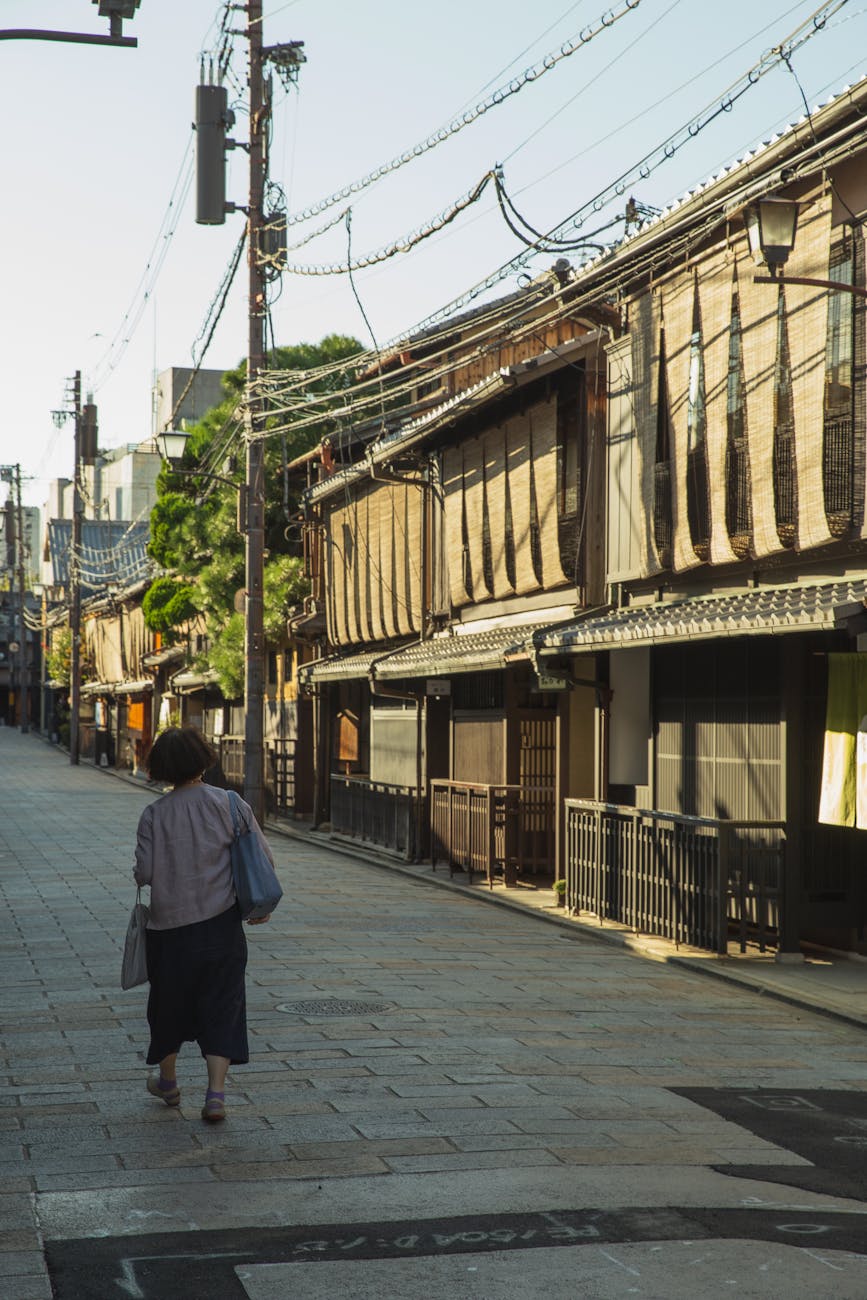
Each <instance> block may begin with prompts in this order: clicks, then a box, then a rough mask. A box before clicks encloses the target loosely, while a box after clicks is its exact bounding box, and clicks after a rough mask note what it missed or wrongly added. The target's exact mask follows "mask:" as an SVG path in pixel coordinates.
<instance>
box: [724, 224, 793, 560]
mask: <svg viewBox="0 0 867 1300" xmlns="http://www.w3.org/2000/svg"><path fill="white" fill-rule="evenodd" d="M735 252H736V256H737V266H738V286H739V293H740V303H741V329H742V332H743V334H742V337H743V355H744V379H745V381H746V388H747V445H748V446H749V449H750V477H751V487H752V508H753V555H755V556H756V558H757V559H760V558H762V557H763V556H766V555H774V554H775V553H776V552H778V551H782V550H783V549H784V547H783V544H782V542H781V541H780V537H779V534H778V532H777V517H776V506H775V502H774V383H775V379H776V371H777V292H778V291H777V290H776V289H775V288H774V286H773V285H770V284H754V283H753V278H754V276H755V274H756V266H755V263H754V261H753V258H752V255H751V254H750V250H749V244H748V242H747V239H746V236H743V237H741V238H740V239H738V241H737V243H736V245H735Z"/></svg>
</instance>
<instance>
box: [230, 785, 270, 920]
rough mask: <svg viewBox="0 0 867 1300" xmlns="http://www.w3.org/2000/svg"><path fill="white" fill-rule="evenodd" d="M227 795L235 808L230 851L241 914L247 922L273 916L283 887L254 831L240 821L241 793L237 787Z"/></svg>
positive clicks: (233, 809) (233, 808)
mask: <svg viewBox="0 0 867 1300" xmlns="http://www.w3.org/2000/svg"><path fill="white" fill-rule="evenodd" d="M227 794H228V796H229V806H230V808H231V810H232V825H233V826H234V828H235V838H234V839H233V840H232V845H231V850H230V852H231V855H232V881H233V883H234V886H235V893H236V895H237V897H238V905H239V907H240V909H241V917H242V918H243V920H245V921H250V920H257V919H258V918H259V917H261V916H270V915H271V913H272V912H273V911H274V908H275V907H276V906H277V904H278V903H279V902H280V899H281V898H282V897H283V890H282V889H281V888H280V882H279V880H278V879H277V874H276V872H275V871H274V868H273V867H272V866H271V863H270V862H269V861H268V858H267V857H266V855H265V852H264V850H263V848H262V845H261V844H260V843H259V838H258V836H257V835H256V833H255V831H253V830H251V829H248V828H247V827H245V826H244V825H243V824H242V822H241V817H240V813H239V810H238V796H237V795H236V794H235V792H234V790H228V791H227Z"/></svg>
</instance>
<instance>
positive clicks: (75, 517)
mask: <svg viewBox="0 0 867 1300" xmlns="http://www.w3.org/2000/svg"><path fill="white" fill-rule="evenodd" d="M72 402H73V420H74V425H75V452H74V463H73V470H72V543H71V545H70V547H69V639H70V647H69V761H70V763H77V762H78V757H79V750H78V720H79V716H80V714H81V521H82V516H83V514H84V499H83V497H82V493H81V371H80V370H76V372H75V379H74V380H73V387H72Z"/></svg>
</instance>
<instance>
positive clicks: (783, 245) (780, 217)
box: [745, 199, 798, 271]
mask: <svg viewBox="0 0 867 1300" xmlns="http://www.w3.org/2000/svg"><path fill="white" fill-rule="evenodd" d="M745 215H746V224H747V234H748V236H749V241H750V249H751V250H752V254H753V257H754V258H755V260H756V262H757V263H759V264H762V263H764V264H765V265H767V266H769V267H770V268H771V270H772V271H773V270H775V269H776V268H777V267H778V266H784V265H785V263H786V261H787V259H788V256H789V254H790V253H791V251H792V249H793V248H794V246H795V227H796V226H797V224H798V204H797V203H796V202H795V200H794V199H759V200H758V202H757V203H753V204H751V205H750V207H748V208H747V210H746V214H745Z"/></svg>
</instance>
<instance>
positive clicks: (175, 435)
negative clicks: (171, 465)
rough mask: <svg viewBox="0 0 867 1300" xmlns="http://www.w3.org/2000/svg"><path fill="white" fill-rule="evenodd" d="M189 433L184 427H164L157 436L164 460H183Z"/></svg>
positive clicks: (158, 446) (158, 447) (159, 449)
mask: <svg viewBox="0 0 867 1300" xmlns="http://www.w3.org/2000/svg"><path fill="white" fill-rule="evenodd" d="M189 436H190V435H189V434H188V433H186V432H185V430H183V429H164V430H163V432H162V433H158V434H157V436H156V443H157V450H158V451H159V453H160V455H161V456H162V458H163V460H168V461H175V460H182V459H183V455H184V448H185V447H186V445H187V438H189Z"/></svg>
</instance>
